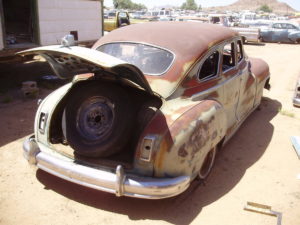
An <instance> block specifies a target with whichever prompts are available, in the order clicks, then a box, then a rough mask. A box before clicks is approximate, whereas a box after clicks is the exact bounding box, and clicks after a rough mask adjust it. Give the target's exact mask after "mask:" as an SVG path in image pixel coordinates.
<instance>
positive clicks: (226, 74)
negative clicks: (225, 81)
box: [223, 69, 238, 78]
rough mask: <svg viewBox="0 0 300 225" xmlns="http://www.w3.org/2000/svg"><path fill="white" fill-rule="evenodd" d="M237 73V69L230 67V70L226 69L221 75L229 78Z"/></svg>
mask: <svg viewBox="0 0 300 225" xmlns="http://www.w3.org/2000/svg"><path fill="white" fill-rule="evenodd" d="M237 73H238V70H237V69H231V70H229V71H226V72H225V73H223V76H224V77H226V78H229V77H233V76H235V75H236V74H237Z"/></svg>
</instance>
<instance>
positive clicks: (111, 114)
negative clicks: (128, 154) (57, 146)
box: [63, 83, 133, 157]
mask: <svg viewBox="0 0 300 225" xmlns="http://www.w3.org/2000/svg"><path fill="white" fill-rule="evenodd" d="M132 114H133V113H132V107H131V106H130V104H129V97H128V96H127V93H126V92H125V90H124V89H122V88H121V87H119V86H116V85H114V84H108V83H101V84H95V83H90V84H87V85H84V86H81V87H79V88H77V89H76V90H75V91H74V92H73V94H72V95H71V96H70V97H69V99H68V102H67V105H66V108H65V111H64V116H63V124H65V125H63V130H64V134H65V137H66V139H67V141H68V143H69V144H70V146H71V147H72V148H73V149H74V150H75V152H76V153H78V154H80V155H84V156H88V157H104V156H109V155H112V154H114V153H117V152H119V151H120V150H121V149H122V148H123V147H124V145H125V144H126V143H127V140H128V139H129V135H130V130H131V124H132V118H133V115H132Z"/></svg>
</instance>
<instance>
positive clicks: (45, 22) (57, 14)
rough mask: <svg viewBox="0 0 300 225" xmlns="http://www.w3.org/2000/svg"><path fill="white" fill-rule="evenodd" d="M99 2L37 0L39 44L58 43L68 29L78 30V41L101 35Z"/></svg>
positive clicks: (94, 38)
mask: <svg viewBox="0 0 300 225" xmlns="http://www.w3.org/2000/svg"><path fill="white" fill-rule="evenodd" d="M101 4H102V3H101V2H100V1H90V0H51V1H49V0H39V1H38V15H39V28H40V44H41V45H51V44H60V41H61V38H62V37H63V36H65V35H67V34H70V31H77V32H78V41H91V40H97V39H99V38H100V37H101V33H102V22H101V18H102V15H101Z"/></svg>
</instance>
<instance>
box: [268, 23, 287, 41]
mask: <svg viewBox="0 0 300 225" xmlns="http://www.w3.org/2000/svg"><path fill="white" fill-rule="evenodd" d="M287 37H288V31H287V29H286V28H285V24H284V23H274V24H273V30H272V41H274V42H284V41H285V40H287Z"/></svg>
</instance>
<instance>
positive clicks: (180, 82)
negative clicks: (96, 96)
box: [22, 22, 270, 198]
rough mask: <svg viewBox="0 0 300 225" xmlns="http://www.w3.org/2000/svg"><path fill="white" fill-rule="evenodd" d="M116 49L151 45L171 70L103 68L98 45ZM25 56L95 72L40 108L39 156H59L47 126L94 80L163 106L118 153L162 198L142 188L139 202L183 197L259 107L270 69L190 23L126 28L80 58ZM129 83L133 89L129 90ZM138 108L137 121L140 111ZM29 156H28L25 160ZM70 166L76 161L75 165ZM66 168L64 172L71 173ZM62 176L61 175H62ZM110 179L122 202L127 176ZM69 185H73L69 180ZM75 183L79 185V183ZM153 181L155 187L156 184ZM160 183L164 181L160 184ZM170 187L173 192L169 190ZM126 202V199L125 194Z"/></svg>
mask: <svg viewBox="0 0 300 225" xmlns="http://www.w3.org/2000/svg"><path fill="white" fill-rule="evenodd" d="M116 42H132V43H143V44H146V45H152V46H157V47H158V48H162V49H167V50H169V51H170V52H172V53H173V54H174V55H175V59H174V61H173V64H172V65H171V67H170V68H169V70H167V71H166V72H165V73H164V74H162V75H157V76H156V75H147V74H142V72H141V70H139V68H138V67H137V66H134V65H132V64H129V63H126V62H125V61H122V60H119V59H116V58H115V57H112V56H107V59H108V60H109V62H105V57H106V55H105V54H102V53H101V54H98V53H97V51H96V50H97V48H98V47H99V46H102V45H105V44H109V43H116ZM228 46H231V47H230V48H231V49H230V50H228V49H227V47H228ZM238 48H239V50H237V49H238ZM30 52H31V53H32V52H35V53H36V52H40V53H42V55H46V56H50V58H51V57H52V58H54V61H55V62H54V63H53V65H54V67H56V66H57V65H59V70H60V71H64V70H65V67H68V66H69V65H68V64H67V63H59V59H60V58H61V57H65V56H66V57H67V58H68V59H69V58H70V59H72V60H75V61H76V62H78V59H80V60H86V61H87V62H88V63H89V66H92V67H93V68H94V69H95V68H97V69H100V73H99V71H98V72H97V70H89V69H87V70H85V71H84V72H86V73H88V74H83V75H79V76H76V77H75V78H74V79H73V83H71V84H68V85H66V86H64V87H62V88H60V89H58V90H56V91H55V92H54V93H53V94H51V95H50V96H49V97H48V98H47V99H45V100H44V101H43V103H42V104H41V105H40V107H39V109H38V112H37V116H36V120H35V123H36V124H35V137H36V142H37V146H38V147H39V148H40V150H41V151H44V153H45V154H54V155H55V156H57V155H60V153H59V152H58V151H57V149H56V147H55V146H54V144H53V143H51V138H52V137H51V123H52V121H55V120H58V121H59V120H61V118H57V117H58V116H57V115H60V116H61V117H62V114H63V113H62V111H63V108H64V104H65V101H66V99H68V97H70V96H72V94H76V91H74V90H76V88H74V87H78V86H81V87H84V85H86V83H87V82H89V83H90V82H93V80H97V81H96V82H99V81H104V80H105V79H109V80H110V82H112V81H113V82H115V83H116V84H117V85H122V86H123V87H125V88H128V89H126V90H128V92H129V89H130V90H132V89H133V88H136V89H134V90H135V91H136V92H135V93H137V90H138V91H139V92H143V93H146V92H147V97H145V101H146V100H149V99H150V98H151V99H153V98H155V99H158V100H159V102H160V103H161V104H159V106H158V105H154V106H155V107H153V105H150V106H151V107H152V108H155V110H153V114H151V117H149V120H145V121H146V123H145V125H144V126H143V127H139V126H138V125H139V124H137V123H135V124H137V126H136V127H134V132H136V131H138V133H136V139H135V143H134V145H130V146H134V147H133V148H132V149H124V151H125V152H128V153H132V154H133V155H134V156H133V157H134V158H133V160H132V167H131V168H129V169H128V170H127V171H126V174H127V173H128V174H131V175H133V176H138V179H137V180H138V181H140V182H141V183H143V184H144V185H148V184H149V183H148V182H146V183H145V182H144V180H145V179H146V180H148V179H150V180H151V182H150V183H151V185H152V186H151V187H153V189H155V187H160V188H161V189H159V190H160V191H161V194H158V195H155V194H153V193H155V191H150V192H149V193H148V195H147V194H145V192H147V191H149V189H148V188H149V187H148V186H147V188H143V187H142V188H141V189H142V191H141V192H138V193H139V194H141V193H143V195H142V196H144V197H145V198H152V197H153V198H154V197H155V198H163V197H170V196H173V195H175V194H179V193H181V192H182V191H184V190H185V188H186V185H187V182H190V181H191V180H193V179H194V178H195V177H196V176H197V174H199V171H200V170H201V168H202V166H203V164H204V161H205V160H206V156H207V155H208V153H209V152H211V150H212V149H215V148H216V147H219V146H221V145H223V143H224V142H226V141H227V140H229V138H230V137H231V136H232V135H233V134H234V133H235V131H236V130H237V129H238V127H239V126H240V125H241V123H242V122H243V121H244V120H245V119H246V118H247V116H248V115H249V114H250V113H251V112H252V111H253V110H254V109H255V108H256V107H257V106H258V105H259V103H260V101H261V96H262V92H263V88H264V86H265V84H266V82H267V81H268V79H269V76H270V74H269V67H268V66H267V64H266V63H265V62H264V61H262V60H259V59H254V58H251V59H249V58H248V57H247V55H246V54H245V52H244V50H243V47H242V38H241V37H240V36H238V35H237V34H236V33H235V32H233V31H232V30H230V29H227V28H224V27H220V26H217V25H210V24H198V23H192V22H190V23H189V22H178V23H177V22H157V23H147V24H138V25H133V26H127V27H124V28H120V29H118V30H115V31H113V32H111V33H110V34H109V35H107V36H105V37H103V38H101V39H100V40H99V41H98V42H97V43H96V44H95V45H94V47H93V49H90V50H87V49H85V50H84V51H81V50H80V49H78V48H76V47H74V48H73V47H71V48H70V49H61V48H59V49H57V48H54V49H53V48H49V49H45V48H43V49H35V50H32V51H29V52H25V53H22V54H27V53H28V54H29V53H30ZM97 57H100V59H97ZM55 58H57V60H56V59H55ZM74 64H76V63H74ZM203 68H204V69H203ZM67 69H70V68H67ZM93 71H94V72H95V74H94V73H93ZM97 73H98V74H97ZM203 74H205V76H203ZM87 80H88V81H87ZM128 81H130V82H128ZM132 82H133V83H135V84H137V85H139V87H137V85H132V84H131V83H132ZM66 96H67V97H66ZM149 96H150V97H149ZM154 96H155V97H154ZM132 101H134V100H132ZM139 104H140V102H139ZM137 107H138V110H137V111H138V112H137V114H138V113H139V112H140V111H139V110H141V108H142V106H140V105H139V106H137ZM139 107H140V108H139ZM151 107H150V108H151ZM56 108H58V109H60V110H61V114H59V113H58V114H57V113H55V110H56ZM141 112H143V111H142V110H141ZM42 114H44V115H47V118H46V120H45V130H44V132H43V133H41V132H40V129H39V127H40V123H41V122H40V121H41V115H42ZM142 116H143V115H142ZM145 117H147V116H145ZM125 119H126V115H124V120H125ZM139 129H140V130H139ZM35 151H36V150H32V151H30V150H28V149H27V150H26V152H29V153H30V152H35ZM29 153H28V154H29ZM30 154H33V153H30ZM43 157H44V154H43ZM58 158H60V157H58ZM71 158H72V157H71ZM72 159H74V157H73V158H72ZM51 160H52V158H51ZM74 161H75V163H78V162H79V161H76V158H75V160H74ZM116 161H117V160H116ZM42 163H44V162H42ZM88 163H91V164H92V165H93V167H95V168H98V169H99V170H101V171H107V170H109V171H110V172H111V171H112V170H113V168H109V169H107V168H106V167H105V166H104V165H103V164H101V163H100V164H99V165H98V164H95V163H94V162H92V161H88ZM58 164H59V163H58ZM69 164H71V165H73V164H72V163H69ZM69 164H68V166H67V168H68V169H69V168H72V166H70V165H69ZM62 165H65V163H62ZM56 166H57V164H55V166H53V165H52V166H51V170H53V171H55V172H53V173H54V174H55V173H59V172H57V170H60V169H61V168H59V169H57V170H55V168H54V167H56ZM45 170H46V169H45ZM66 173H67V172H66ZM66 173H65V171H64V173H63V174H64V176H66V175H65V174H66ZM116 173H117V174H118V176H117V177H118V178H117V181H116V182H117V183H118V184H117V185H116V186H117V187H118V188H117V190H116V193H117V195H118V196H120V195H122V194H120V193H122V191H121V189H122V188H123V186H122V185H125V183H126V182H125V178H124V177H126V176H124V173H125V172H124V171H123V172H122V168H121V169H120V167H118V169H117V172H116ZM122 174H123V175H122ZM70 176H71V175H70ZM72 176H73V175H72ZM81 176H82V174H81V173H78V170H77V169H76V177H79V178H78V179H81V178H80V177H81ZM109 177H115V176H113V175H109ZM169 178H178V179H175V181H174V180H173V181H172V182H174V183H172V185H174V189H173V188H172V190H168V191H167V193H166V192H164V191H163V190H166V186H167V185H169V184H170V182H171V181H170V180H169ZM82 179H83V180H84V184H83V185H86V186H88V184H86V180H85V179H84V177H83V178H82ZM95 179H96V178H95ZM110 179H111V178H110ZM113 179H115V178H113ZM153 179H154V180H153ZM160 179H161V180H160ZM67 180H71V181H72V179H71V178H70V179H69V178H68V179H67ZM159 180H160V181H159ZM166 180H167V182H166ZM74 182H75V181H74ZM76 182H77V183H80V181H78V180H77V181H76ZM101 182H102V181H101ZM107 182H108V181H107ZM120 182H125V183H124V184H122V183H120ZM155 182H160V183H159V184H160V185H158V183H155ZM162 182H165V183H164V185H162ZM104 183H105V182H104ZM108 183H109V185H108V184H107V186H105V185H106V184H103V185H104V188H100V189H101V190H102V189H104V190H105V188H109V190H110V191H111V180H109V182H108ZM154 184H157V185H154ZM126 185H127V183H126ZM126 185H125V186H126ZM128 185H129V186H130V184H128ZM108 186H109V187H108ZM176 188H177V191H174V190H175V189H176ZM129 189H130V188H129ZM129 189H127V190H129ZM150 189H151V188H150ZM130 190H131V189H130ZM162 193H163V194H162ZM126 195H128V196H130V195H131V193H130V194H126ZM154 195H155V196H154ZM146 196H147V197H146ZM157 196H160V197H157ZM162 196H163V197H162Z"/></svg>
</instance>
